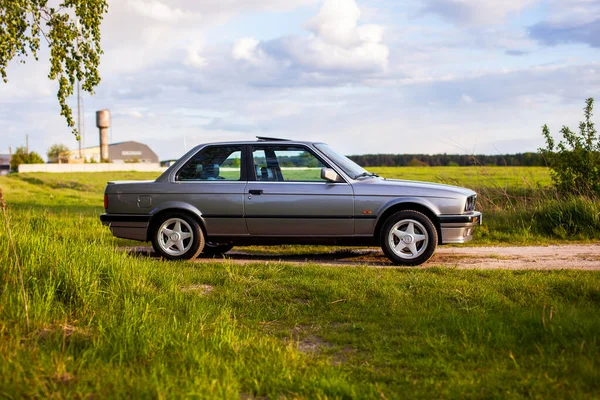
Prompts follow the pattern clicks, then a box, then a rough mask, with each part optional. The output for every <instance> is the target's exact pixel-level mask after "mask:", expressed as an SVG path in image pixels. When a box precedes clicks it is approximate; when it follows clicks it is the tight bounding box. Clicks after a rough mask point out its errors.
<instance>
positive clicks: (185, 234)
mask: <svg viewBox="0 0 600 400" xmlns="http://www.w3.org/2000/svg"><path fill="white" fill-rule="evenodd" d="M152 247H153V248H154V251H156V252H157V253H158V254H159V255H161V256H162V257H164V258H166V259H168V260H189V259H192V258H196V257H198V254H200V253H201V252H202V249H203V248H204V234H203V233H202V229H201V228H200V226H199V225H198V223H197V222H196V221H195V220H194V219H193V218H192V217H190V216H189V215H187V214H185V213H179V212H172V213H168V214H165V215H164V216H162V217H161V218H160V219H159V220H158V221H157V222H156V223H155V224H154V230H153V233H152Z"/></svg>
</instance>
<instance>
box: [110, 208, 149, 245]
mask: <svg viewBox="0 0 600 400" xmlns="http://www.w3.org/2000/svg"><path fill="white" fill-rule="evenodd" d="M150 218H151V217H150V216H149V215H139V214H100V221H102V225H105V226H109V227H110V230H111V232H112V234H113V235H115V236H116V237H118V238H123V239H131V240H139V241H142V242H145V241H147V240H148V225H149V224H150Z"/></svg>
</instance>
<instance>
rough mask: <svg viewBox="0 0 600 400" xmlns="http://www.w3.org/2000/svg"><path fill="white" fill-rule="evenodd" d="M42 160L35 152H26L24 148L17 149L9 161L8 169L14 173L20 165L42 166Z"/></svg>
mask: <svg viewBox="0 0 600 400" xmlns="http://www.w3.org/2000/svg"><path fill="white" fill-rule="evenodd" d="M43 163H44V159H43V158H42V157H41V156H40V155H39V154H38V153H36V152H35V151H31V152H29V153H28V152H27V150H26V149H25V147H22V146H21V147H17V150H16V151H15V154H13V155H12V157H11V159H10V169H12V170H13V171H16V170H17V169H18V168H19V165H21V164H43Z"/></svg>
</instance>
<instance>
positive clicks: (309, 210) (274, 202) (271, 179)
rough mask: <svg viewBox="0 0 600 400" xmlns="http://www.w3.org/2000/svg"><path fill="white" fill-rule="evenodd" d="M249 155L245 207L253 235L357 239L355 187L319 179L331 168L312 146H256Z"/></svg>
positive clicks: (248, 225)
mask: <svg viewBox="0 0 600 400" xmlns="http://www.w3.org/2000/svg"><path fill="white" fill-rule="evenodd" d="M250 156H251V158H252V163H251V165H252V166H253V168H252V170H251V171H249V172H250V176H249V181H248V185H247V186H246V196H245V198H244V202H245V211H246V226H247V227H248V232H249V233H250V234H251V235H259V236H352V235H353V234H354V217H353V215H354V196H353V189H352V186H351V185H349V184H348V183H346V182H343V183H332V182H328V181H326V180H324V179H321V168H324V167H329V166H328V165H327V164H326V163H325V162H324V161H323V160H322V159H321V158H320V157H318V156H317V155H316V154H315V153H314V152H312V150H311V149H310V148H309V147H306V146H303V145H286V144H277V145H273V144H271V145H269V144H264V145H263V144H257V145H253V146H251V149H250ZM252 175H254V176H252ZM253 179H254V180H253Z"/></svg>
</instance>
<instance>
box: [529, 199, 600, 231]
mask: <svg viewBox="0 0 600 400" xmlns="http://www.w3.org/2000/svg"><path fill="white" fill-rule="evenodd" d="M534 221H535V226H536V230H537V231H539V233H541V234H543V235H548V236H550V237H552V236H555V237H558V238H560V239H592V238H598V236H599V235H600V202H598V201H594V200H593V199H589V198H586V197H572V198H569V199H563V200H548V201H546V202H544V203H543V204H542V205H541V207H539V209H538V210H536V211H535V212H534Z"/></svg>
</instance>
